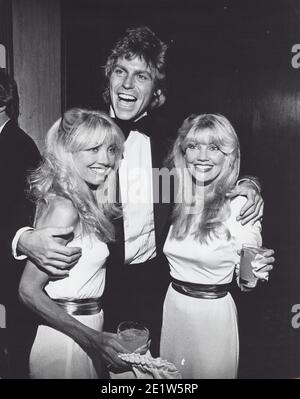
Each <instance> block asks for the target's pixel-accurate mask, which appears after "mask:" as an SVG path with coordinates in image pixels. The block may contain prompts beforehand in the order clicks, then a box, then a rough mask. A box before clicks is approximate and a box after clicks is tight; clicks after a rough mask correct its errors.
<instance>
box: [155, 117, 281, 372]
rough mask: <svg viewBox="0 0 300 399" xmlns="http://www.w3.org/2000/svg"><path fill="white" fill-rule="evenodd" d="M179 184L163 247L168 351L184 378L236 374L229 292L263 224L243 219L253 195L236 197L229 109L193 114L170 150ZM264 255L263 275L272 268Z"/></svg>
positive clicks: (235, 144) (236, 153) (164, 346)
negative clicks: (244, 253) (225, 113)
mask: <svg viewBox="0 0 300 399" xmlns="http://www.w3.org/2000/svg"><path fill="white" fill-rule="evenodd" d="M170 161H171V165H172V166H173V167H175V170H176V174H177V178H178V185H177V188H178V190H177V199H176V203H175V205H174V209H173V215H172V224H171V227H170V230H169V234H168V237H167V240H166V243H165V246H164V253H165V255H166V256H167V258H168V262H169V267H170V274H171V281H172V282H171V284H170V286H169V289H168V292H167V295H166V299H165V303H164V312H163V326H162V334H161V345H160V350H161V356H162V358H164V359H167V360H169V361H171V362H173V363H174V364H175V365H176V366H177V368H178V370H179V371H180V372H181V374H182V376H183V378H236V376H237V370H238V359H239V339H238V326H237V314H236V307H235V304H234V301H233V299H232V297H231V295H230V293H229V292H228V289H229V284H230V283H231V281H232V279H233V275H234V270H235V269H236V267H238V263H239V250H240V248H241V246H242V244H243V243H247V244H252V245H255V246H261V245H262V238H261V224H260V222H259V221H257V222H255V224H254V225H253V224H250V223H248V224H245V225H242V224H241V223H240V222H238V221H237V220H236V218H237V216H238V215H239V213H240V210H241V208H242V206H243V205H244V203H245V202H246V198H244V197H240V196H238V197H236V198H234V199H230V198H229V197H228V196H226V194H227V193H228V192H229V191H230V190H231V189H232V188H233V187H234V186H235V184H236V181H237V177H238V174H239V168H240V147H239V141H238V137H237V135H236V133H235V131H234V128H233V127H232V125H231V124H230V122H229V121H228V120H227V119H226V118H225V117H224V116H222V115H215V114H203V115H191V116H190V117H188V118H187V119H186V120H185V121H184V122H183V124H182V126H181V128H180V129H179V132H178V136H177V139H176V141H175V143H174V145H173V148H172V152H171V155H170ZM272 255H273V251H272V250H270V251H268V253H265V254H264V257H263V258H262V259H261V260H260V263H261V264H260V266H259V267H262V269H261V271H260V272H256V276H257V278H258V279H266V278H267V276H268V272H269V271H270V270H271V269H272V266H271V265H270V264H271V263H273V262H274V258H272Z"/></svg>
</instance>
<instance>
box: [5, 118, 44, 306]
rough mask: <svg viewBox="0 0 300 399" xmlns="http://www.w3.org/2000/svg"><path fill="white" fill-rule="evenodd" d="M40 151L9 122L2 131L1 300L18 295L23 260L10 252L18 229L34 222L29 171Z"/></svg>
mask: <svg viewBox="0 0 300 399" xmlns="http://www.w3.org/2000/svg"><path fill="white" fill-rule="evenodd" d="M39 161H40V154H39V151H38V149H37V147H36V145H35V143H34V141H33V140H32V139H31V138H30V137H29V136H28V135H27V134H26V133H25V132H24V131H23V130H22V129H20V128H19V127H18V125H17V124H16V122H14V121H12V120H11V121H9V122H7V123H6V125H5V126H4V128H3V130H2V132H1V133H0V182H1V195H0V273H1V276H0V302H1V300H2V303H3V302H4V303H6V302H7V300H15V299H16V298H17V288H18V283H19V279H20V277H21V274H22V271H23V267H24V263H23V264H22V262H20V261H15V260H14V259H13V257H12V255H11V242H12V239H13V237H14V234H15V233H16V231H17V230H18V229H19V228H20V227H23V226H31V225H32V223H33V213H34V208H33V204H32V203H31V202H30V201H29V200H27V198H26V193H25V190H26V187H27V180H26V179H27V173H28V171H29V170H31V169H34V168H36V167H37V165H38V163H39Z"/></svg>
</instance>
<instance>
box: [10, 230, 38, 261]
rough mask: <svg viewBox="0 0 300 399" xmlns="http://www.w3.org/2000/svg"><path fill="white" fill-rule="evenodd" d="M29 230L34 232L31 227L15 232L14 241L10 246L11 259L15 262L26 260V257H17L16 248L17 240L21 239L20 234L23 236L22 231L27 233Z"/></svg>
mask: <svg viewBox="0 0 300 399" xmlns="http://www.w3.org/2000/svg"><path fill="white" fill-rule="evenodd" d="M29 230H34V229H33V228H32V227H22V228H21V229H19V230H18V231H17V232H16V234H15V236H14V239H13V240H12V244H11V249H12V254H13V257H14V258H15V259H17V260H24V259H27V256H26V255H18V254H17V246H18V241H19V238H20V237H21V234H23V233H24V231H29Z"/></svg>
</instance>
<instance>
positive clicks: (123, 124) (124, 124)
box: [114, 115, 147, 140]
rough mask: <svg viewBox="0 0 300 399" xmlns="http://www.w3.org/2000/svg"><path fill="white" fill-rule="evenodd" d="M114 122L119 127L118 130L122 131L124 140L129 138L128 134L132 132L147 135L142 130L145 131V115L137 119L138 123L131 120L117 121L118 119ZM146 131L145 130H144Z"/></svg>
mask: <svg viewBox="0 0 300 399" xmlns="http://www.w3.org/2000/svg"><path fill="white" fill-rule="evenodd" d="M114 120H115V122H116V123H117V125H118V126H119V128H120V129H121V130H122V132H123V134H124V136H125V140H126V139H127V137H128V136H129V133H130V132H131V131H132V130H138V131H140V132H141V133H145V134H147V133H146V132H145V131H144V130H145V126H144V125H145V123H144V122H145V121H146V115H145V116H143V117H142V118H141V119H139V120H138V121H136V122H134V121H132V120H129V121H127V120H123V119H119V118H115V119H114ZM146 130H147V129H146Z"/></svg>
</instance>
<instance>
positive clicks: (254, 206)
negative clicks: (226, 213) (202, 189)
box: [227, 180, 264, 225]
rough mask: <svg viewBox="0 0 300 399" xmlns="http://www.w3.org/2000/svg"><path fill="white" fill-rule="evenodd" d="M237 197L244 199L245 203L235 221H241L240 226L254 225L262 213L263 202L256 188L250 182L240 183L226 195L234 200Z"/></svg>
mask: <svg viewBox="0 0 300 399" xmlns="http://www.w3.org/2000/svg"><path fill="white" fill-rule="evenodd" d="M238 195H241V196H243V197H246V198H247V202H246V203H245V205H244V206H243V207H242V209H241V211H240V215H239V216H238V217H237V220H239V221H241V224H242V225H245V224H247V223H248V222H251V223H252V224H254V223H255V222H256V221H257V220H260V219H261V218H262V216H263V212H264V201H263V198H262V196H261V194H260V191H259V189H258V186H257V185H256V184H254V183H253V182H252V181H251V180H245V181H242V182H241V183H240V184H239V185H237V186H235V188H234V189H233V190H232V191H231V192H230V193H228V194H227V197H229V198H234V197H237V196H238Z"/></svg>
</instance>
